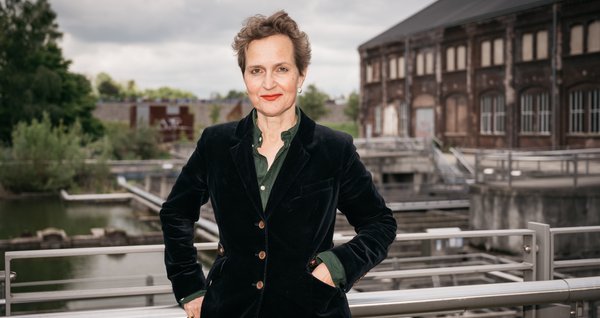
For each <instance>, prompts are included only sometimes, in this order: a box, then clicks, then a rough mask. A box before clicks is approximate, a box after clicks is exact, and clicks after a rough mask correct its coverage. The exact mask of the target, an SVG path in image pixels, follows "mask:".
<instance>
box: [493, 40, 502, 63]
mask: <svg viewBox="0 0 600 318" xmlns="http://www.w3.org/2000/svg"><path fill="white" fill-rule="evenodd" d="M503 63H504V40H503V39H500V38H498V39H495V40H494V65H501V64H503Z"/></svg>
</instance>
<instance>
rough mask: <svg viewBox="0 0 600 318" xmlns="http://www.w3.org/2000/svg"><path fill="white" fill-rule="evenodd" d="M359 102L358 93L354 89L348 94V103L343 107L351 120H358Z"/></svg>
mask: <svg viewBox="0 0 600 318" xmlns="http://www.w3.org/2000/svg"><path fill="white" fill-rule="evenodd" d="M359 103H360V101H359V96H358V93H356V91H352V93H350V95H349V96H348V104H347V105H346V108H344V114H345V115H346V117H348V119H350V120H352V121H353V122H357V121H358V114H359V108H358V107H359Z"/></svg>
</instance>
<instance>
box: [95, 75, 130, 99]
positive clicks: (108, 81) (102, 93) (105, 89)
mask: <svg viewBox="0 0 600 318" xmlns="http://www.w3.org/2000/svg"><path fill="white" fill-rule="evenodd" d="M96 89H97V90H98V96H99V97H100V98H101V99H103V100H120V99H121V97H122V96H123V95H124V92H123V88H122V87H121V85H119V83H117V82H115V81H114V80H113V79H112V77H110V75H108V74H106V73H104V72H102V73H100V74H98V76H96Z"/></svg>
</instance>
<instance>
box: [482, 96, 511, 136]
mask: <svg viewBox="0 0 600 318" xmlns="http://www.w3.org/2000/svg"><path fill="white" fill-rule="evenodd" d="M479 106H480V107H479V108H480V109H479V125H480V126H479V127H480V128H479V131H480V132H481V134H484V135H485V134H504V132H505V131H506V105H505V103H504V96H503V95H501V94H500V93H488V94H485V95H483V96H481V99H480V101H479Z"/></svg>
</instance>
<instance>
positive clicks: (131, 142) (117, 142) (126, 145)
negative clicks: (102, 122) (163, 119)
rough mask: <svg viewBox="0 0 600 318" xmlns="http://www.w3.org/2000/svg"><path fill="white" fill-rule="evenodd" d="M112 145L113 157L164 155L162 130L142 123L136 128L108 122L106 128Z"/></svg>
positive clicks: (128, 157)
mask: <svg viewBox="0 0 600 318" xmlns="http://www.w3.org/2000/svg"><path fill="white" fill-rule="evenodd" d="M106 135H107V137H108V143H109V144H110V145H111V154H110V157H111V158H112V159H117V160H131V159H154V158H159V157H164V156H165V153H164V152H163V151H162V150H161V149H160V147H159V145H160V142H161V139H160V138H161V137H160V132H159V131H158V129H157V128H155V127H151V126H148V125H141V126H138V127H136V128H134V129H132V128H129V127H128V126H127V125H123V124H108V125H107V129H106Z"/></svg>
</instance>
